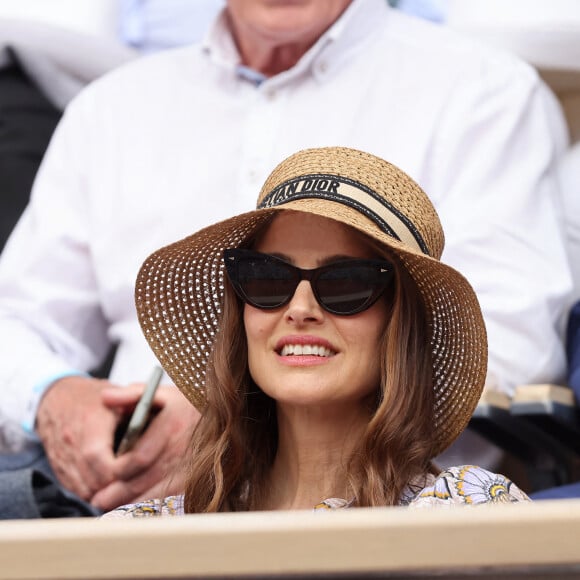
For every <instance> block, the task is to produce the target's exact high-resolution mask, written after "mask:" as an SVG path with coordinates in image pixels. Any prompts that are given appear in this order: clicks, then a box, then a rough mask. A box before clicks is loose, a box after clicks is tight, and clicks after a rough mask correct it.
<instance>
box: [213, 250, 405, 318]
mask: <svg viewBox="0 0 580 580" xmlns="http://www.w3.org/2000/svg"><path fill="white" fill-rule="evenodd" d="M224 260H225V266H226V269H227V272H228V276H229V278H230V280H231V282H232V284H233V286H234V288H235V290H236V292H237V294H238V295H239V297H240V298H241V299H242V300H244V301H245V302H247V303H248V304H251V305H252V306H255V307H256V308H265V309H269V308H272V309H273V308H279V307H280V306H283V305H284V304H287V303H288V302H289V301H290V300H291V298H292V296H294V293H295V292H296V288H297V287H298V284H299V283H300V280H302V279H305V280H309V281H310V284H311V287H312V290H313V292H314V295H315V296H316V299H317V300H318V302H319V304H320V305H321V306H322V307H323V308H324V309H325V310H327V311H328V312H332V313H334V314H342V315H345V316H346V315H349V314H356V313H357V312H362V311H363V310H365V309H366V308H369V307H370V306H372V305H373V304H374V302H375V301H376V300H377V298H378V297H379V296H380V295H381V294H382V292H383V290H384V289H385V288H386V287H387V285H388V283H389V281H390V280H391V278H392V275H393V271H392V267H391V266H390V265H389V263H388V262H385V261H376V260H349V261H347V262H342V263H335V264H329V265H328V266H323V267H321V268H315V269H313V270H300V269H299V268H296V267H295V266H293V265H292V264H288V263H287V262H284V261H283V260H281V259H279V258H276V257H274V256H269V255H268V254H261V253H259V252H253V251H252V250H245V249H230V250H225V251H224Z"/></svg>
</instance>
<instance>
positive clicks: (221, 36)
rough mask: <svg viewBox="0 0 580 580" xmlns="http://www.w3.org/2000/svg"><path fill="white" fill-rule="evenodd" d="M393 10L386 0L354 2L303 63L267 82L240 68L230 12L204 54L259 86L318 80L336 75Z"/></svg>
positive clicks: (209, 34) (219, 19)
mask: <svg viewBox="0 0 580 580" xmlns="http://www.w3.org/2000/svg"><path fill="white" fill-rule="evenodd" d="M388 10H389V8H388V4H387V2H386V1H385V0H353V2H352V3H351V4H350V6H349V7H348V8H347V9H346V10H345V11H344V13H343V14H342V15H341V17H340V18H339V19H338V20H337V21H336V22H335V23H334V24H333V25H332V26H331V27H330V28H329V29H328V30H327V31H326V32H325V33H324V34H323V35H322V36H321V37H320V38H319V39H318V41H317V42H316V43H315V44H314V46H312V47H311V48H310V49H309V50H308V52H307V53H306V54H305V55H304V56H303V57H302V58H301V59H300V61H299V62H298V63H297V64H296V65H295V66H294V67H292V68H291V69H289V70H287V71H284V72H283V73H280V74H278V75H276V76H275V77H272V78H270V79H266V77H264V76H263V75H262V74H261V73H259V72H257V71H253V70H252V69H249V68H248V67H245V66H243V65H241V64H240V57H239V53H238V50H237V48H236V45H235V42H234V40H233V37H232V34H231V31H230V28H229V24H228V18H227V15H226V8H224V9H222V11H221V12H220V13H219V14H218V15H217V17H216V19H215V20H214V22H213V23H212V25H211V27H210V28H209V30H208V32H207V34H206V36H205V38H204V40H203V42H202V49H203V51H204V52H205V53H206V54H207V55H208V56H209V58H211V59H212V61H213V62H214V63H215V64H217V65H218V66H221V67H224V68H227V69H229V70H231V71H233V72H234V73H235V74H237V75H238V76H239V77H241V78H244V79H246V80H249V81H250V82H252V83H253V84H256V85H259V84H262V83H263V82H266V81H267V82H269V83H273V82H275V83H278V82H283V81H284V79H286V78H289V77H292V78H294V77H295V76H298V75H301V74H308V72H310V73H311V74H312V75H313V76H314V77H315V78H317V79H318V80H323V79H324V78H325V77H326V76H327V75H329V74H332V72H333V70H334V69H335V68H336V65H337V64H338V62H339V61H340V57H341V56H342V55H343V54H345V53H346V52H347V51H349V50H350V49H352V48H354V47H355V46H356V45H357V44H359V43H361V42H363V41H364V40H365V39H366V38H368V37H369V36H370V35H372V33H373V32H374V31H376V30H377V29H379V28H380V26H381V21H382V19H383V18H384V17H385V15H386V13H387V11H388Z"/></svg>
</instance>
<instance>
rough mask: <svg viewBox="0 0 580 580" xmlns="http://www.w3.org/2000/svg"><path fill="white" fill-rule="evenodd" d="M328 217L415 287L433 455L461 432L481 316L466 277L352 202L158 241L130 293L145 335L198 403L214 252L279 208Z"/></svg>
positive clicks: (215, 275)
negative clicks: (387, 253)
mask: <svg viewBox="0 0 580 580" xmlns="http://www.w3.org/2000/svg"><path fill="white" fill-rule="evenodd" d="M287 210H295V211H301V212H306V213H312V214H316V215H320V216H323V217H327V218H331V219H336V220H337V221H340V222H342V223H344V224H347V225H350V226H352V227H354V228H356V229H357V230H359V231H361V232H363V233H365V234H367V235H369V236H370V237H372V238H374V239H376V240H377V241H378V242H380V243H382V244H384V245H385V246H387V247H388V248H391V249H392V250H393V252H394V253H395V254H397V255H398V256H399V257H400V259H401V261H402V263H403V264H404V265H405V266H406V267H407V269H408V271H409V273H410V275H411V276H412V277H413V279H414V280H415V282H416V284H417V286H418V288H419V290H420V292H421V293H422V295H423V299H424V303H425V306H426V308H427V311H428V316H429V319H430V322H431V349H432V358H433V367H434V375H433V381H434V395H435V409H434V414H435V416H434V423H435V424H434V431H435V437H436V441H435V449H434V454H439V453H440V452H441V451H443V450H444V449H446V448H447V447H448V446H449V445H450V444H451V443H452V442H453V441H454V440H455V439H456V438H457V436H458V435H459V434H460V433H461V432H462V431H463V430H464V428H465V427H466V426H467V423H468V422H469V420H470V418H471V416H472V414H473V411H474V409H475V407H476V405H477V402H478V400H479V398H480V395H481V391H482V389H483V384H484V381H485V376H486V369H487V338H486V332H485V325H484V322H483V317H482V314H481V310H480V307H479V303H478V301H477V298H476V295H475V292H474V291H473V289H472V287H471V286H470V284H469V283H468V282H467V280H466V279H465V278H464V277H463V276H462V275H461V274H460V273H459V272H457V271H456V270H454V269H453V268H451V267H449V266H447V265H445V264H442V263H441V262H439V261H438V260H436V259H434V258H431V257H429V256H427V255H425V254H423V253H421V252H420V251H415V250H413V249H410V248H409V247H408V246H406V245H405V244H404V243H402V242H400V241H398V240H396V239H395V238H393V237H391V236H389V235H388V234H386V233H384V232H383V231H381V230H380V229H379V228H378V227H377V225H376V224H375V223H374V222H372V221H371V220H370V219H367V218H365V217H364V216H361V214H360V213H359V212H358V211H356V210H355V209H351V208H349V207H347V206H342V205H340V204H337V203H335V202H332V201H327V200H323V199H321V200H312V199H310V200H308V201H305V200H300V199H299V200H294V201H290V202H288V203H285V204H284V205H283V206H278V207H274V208H266V209H257V210H254V211H251V212H248V213H245V214H241V215H238V216H236V217H233V218H230V219H227V220H225V221H222V222H219V223H217V224H214V225H212V226H209V227H207V228H204V229H202V230H200V231H199V232H197V233H195V234H193V235H191V236H189V237H187V238H184V239H183V240H180V241H178V242H176V243H174V244H171V245H169V246H166V247H164V248H161V249H160V250H158V251H157V252H155V253H154V254H152V255H151V256H150V257H149V258H148V259H147V260H146V261H145V263H144V264H143V266H142V267H141V270H140V272H139V274H138V277H137V283H136V290H135V299H136V306H137V313H138V318H139V322H140V324H141V327H142V329H143V332H144V334H145V337H146V339H147V341H148V342H149V344H150V346H151V348H152V349H153V351H154V353H155V355H156V356H157V358H158V359H159V361H160V362H161V364H162V366H163V368H164V369H165V370H166V371H167V373H168V375H169V376H170V377H171V379H172V380H173V381H174V383H175V384H176V386H177V387H178V388H179V389H180V390H181V391H182V392H183V393H184V394H185V396H186V397H187V398H188V399H189V400H190V401H191V403H192V404H193V405H195V406H196V407H197V408H199V409H200V410H201V409H203V407H204V404H205V391H204V389H205V368H206V364H207V360H208V357H209V354H210V352H211V350H212V346H213V341H214V338H215V336H216V333H217V330H218V327H219V322H220V314H221V311H220V302H221V298H222V296H223V288H224V266H223V257H222V252H223V250H224V249H226V248H235V247H239V246H240V245H243V243H244V241H245V240H247V239H248V238H250V237H251V236H252V234H253V233H254V232H255V231H256V230H257V228H258V227H259V226H260V225H262V224H263V223H264V221H266V220H269V219H270V218H271V217H272V215H273V214H274V213H276V212H279V211H287Z"/></svg>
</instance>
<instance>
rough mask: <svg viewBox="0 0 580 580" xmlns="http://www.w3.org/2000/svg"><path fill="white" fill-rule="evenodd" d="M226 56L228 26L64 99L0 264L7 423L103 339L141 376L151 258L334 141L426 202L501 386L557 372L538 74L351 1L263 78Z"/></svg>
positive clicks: (251, 200)
mask: <svg viewBox="0 0 580 580" xmlns="http://www.w3.org/2000/svg"><path fill="white" fill-rule="evenodd" d="M238 58H239V57H238V54H237V51H236V49H235V46H234V43H233V41H232V39H231V37H230V35H229V32H228V30H227V25H226V20H225V19H224V18H223V15H222V17H221V18H219V19H218V21H217V22H216V24H215V26H214V27H213V28H212V30H211V32H210V34H209V36H208V38H207V41H206V42H204V44H203V45H200V46H192V47H187V48H183V49H178V50H175V51H169V52H165V53H159V54H156V55H153V56H151V57H148V58H145V59H141V60H138V61H136V62H134V63H131V64H130V65H128V66H126V67H122V68H120V69H117V70H115V71H113V72H112V73H111V74H109V75H107V76H105V77H103V78H102V79H100V80H98V81H97V82H96V83H94V84H93V85H92V86H90V87H89V88H88V89H86V90H85V91H84V92H83V93H82V94H81V95H80V96H79V97H78V98H77V99H76V100H75V101H73V103H72V104H71V105H70V106H69V108H68V110H67V111H66V113H65V116H64V118H63V121H62V123H61V124H60V126H59V127H58V129H57V131H56V133H55V136H54V139H53V141H52V144H51V146H50V148H49V150H48V152H47V155H46V157H45V160H44V162H43V164H42V166H41V169H40V171H39V174H38V177H37V180H36V184H35V187H34V190H33V194H32V200H31V203H30V206H29V207H28V209H27V210H26V213H25V215H24V217H23V219H22V220H21V222H20V224H19V225H18V227H17V229H16V231H15V233H14V235H13V237H12V239H11V240H10V242H9V244H8V246H7V247H6V250H5V252H4V254H3V256H2V259H1V262H0V328H1V329H2V332H1V333H0V385H1V388H2V403H1V413H2V414H3V415H4V417H5V419H7V421H8V423H10V424H11V425H13V426H14V425H18V426H19V425H22V424H24V425H29V426H30V425H32V423H33V420H34V416H35V413H36V406H37V403H38V399H39V397H40V396H41V394H42V392H43V389H44V388H46V385H47V384H48V383H50V380H51V378H52V377H56V376H59V375H62V374H64V373H67V372H69V371H71V370H81V371H86V370H89V369H91V368H92V367H94V366H95V365H97V363H98V362H99V360H100V359H101V358H102V357H103V355H104V354H105V353H106V351H107V349H108V347H109V344H110V343H111V342H112V341H114V342H119V349H118V354H117V358H116V360H115V363H114V366H113V369H112V374H111V379H112V380H113V381H114V382H117V383H119V384H125V383H127V382H130V381H138V380H143V379H145V378H146V377H147V375H148V374H149V371H150V368H151V367H152V365H153V364H154V359H153V355H152V354H151V352H150V351H149V348H148V347H147V345H146V343H145V341H144V339H143V337H142V335H141V331H140V329H139V327H138V324H137V322H136V316H135V311H134V305H133V286H134V280H135V276H136V273H137V270H138V268H139V266H140V264H141V263H142V262H143V260H144V258H145V257H146V256H147V255H148V254H149V253H150V252H152V251H153V250H155V249H156V248H158V247H159V246H161V245H163V244H166V243H168V242H171V241H174V240H176V239H178V238H180V237H183V236H185V235H187V234H189V233H191V232H194V231H196V230H198V229H200V228H202V227H203V226H205V225H207V224H209V223H212V222H215V221H217V220H219V219H222V218H225V217H227V216H230V215H232V214H235V213H239V212H242V211H246V210H249V209H250V208H252V207H254V205H255V200H256V199H257V195H258V191H259V188H260V185H261V183H262V182H263V181H264V180H265V178H266V176H267V175H268V173H269V172H270V171H271V170H272V169H273V168H274V166H275V165H276V164H277V163H278V162H280V161H281V160H282V159H283V158H285V157H286V156H288V155H290V154H291V153H293V152H295V151H297V150H299V149H302V148H305V147H317V146H327V145H344V146H350V147H354V148H358V149H363V150H366V151H369V152H370V153H373V154H376V155H378V156H380V157H383V158H385V159H387V160H389V161H391V162H392V163H394V164H396V165H398V166H399V167H401V168H402V169H403V170H404V171H406V172H407V173H408V174H410V175H411V176H412V177H413V178H414V179H415V180H417V181H418V182H419V183H420V184H421V186H422V187H423V188H424V189H425V191H426V192H427V193H428V195H429V196H430V197H431V199H432V200H433V202H434V204H435V206H436V208H437V210H438V212H439V214H440V217H441V221H442V223H443V226H444V229H445V233H446V239H447V242H446V250H445V253H444V256H443V259H444V260H445V261H447V262H448V263H449V264H451V265H453V266H454V267H456V268H457V269H459V270H460V271H461V272H463V273H464V274H465V275H466V277H467V278H468V279H469V280H470V281H471V283H472V284H473V286H474V287H475V289H476V291H477V293H478V296H479V299H480V301H481V304H482V307H483V311H484V315H485V319H486V323H487V330H488V334H489V346H490V367H489V368H490V375H491V376H492V377H493V379H494V381H496V383H497V385H498V386H499V388H501V389H504V390H506V391H510V389H512V388H513V387H514V385H516V384H518V383H522V382H527V381H548V380H552V381H553V380H559V379H560V378H561V377H562V373H563V369H564V356H563V349H562V345H561V341H560V337H559V326H558V325H559V323H560V322H561V318H562V314H563V311H564V309H565V308H566V306H567V305H568V304H567V300H568V295H569V292H570V288H571V282H570V274H569V269H568V266H567V262H566V257H565V252H564V246H563V241H562V233H561V225H560V223H559V222H558V200H559V197H558V192H557V190H556V186H557V185H556V183H555V180H554V179H553V173H554V172H553V168H554V163H555V160H556V158H557V157H558V156H559V155H560V153H561V152H562V150H563V148H564V147H565V145H566V136H565V131H564V122H563V119H562V117H561V114H560V112H559V110H558V108H557V105H556V103H555V99H554V98H553V97H552V95H551V94H550V93H549V92H548V91H547V89H546V88H545V86H544V85H543V84H542V83H541V82H540V80H539V79H538V76H537V74H536V73H535V71H534V70H533V69H531V68H530V67H528V66H527V65H525V64H523V63H521V62H520V61H518V60H516V59H514V58H512V57H510V56H508V55H505V54H502V53H498V52H494V51H491V50H488V49H485V48H482V47H479V46H477V45H475V44H472V43H471V42H470V41H469V40H466V39H462V38H459V37H456V36H455V35H454V34H453V33H451V32H450V31H448V30H446V29H444V28H440V27H438V26H435V25H432V24H430V23H427V22H423V21H421V20H418V19H414V18H412V17H409V16H406V15H404V14H401V13H399V12H397V11H394V10H390V9H389V8H388V7H387V6H386V3H385V1H384V0H355V1H354V2H353V3H352V4H351V6H350V7H349V8H348V9H347V11H346V12H345V13H344V14H343V16H342V17H341V18H340V19H339V20H338V21H337V22H336V23H335V25H333V26H332V27H331V28H330V29H329V30H328V31H327V32H326V33H325V34H324V36H323V37H322V38H320V40H319V41H318V42H317V43H316V45H315V46H314V47H312V49H311V50H310V51H309V52H308V53H307V54H306V55H305V56H304V57H303V58H302V59H301V60H300V62H299V63H298V64H297V65H296V66H295V67H293V68H292V69H291V70H288V71H286V72H284V73H282V74H279V75H277V76H275V77H273V78H269V79H267V80H265V81H264V82H262V83H261V84H259V85H258V86H257V85H256V84H255V83H251V82H249V81H248V80H247V78H244V77H243V76H240V75H239V74H238V73H237V65H238V64H239V62H238Z"/></svg>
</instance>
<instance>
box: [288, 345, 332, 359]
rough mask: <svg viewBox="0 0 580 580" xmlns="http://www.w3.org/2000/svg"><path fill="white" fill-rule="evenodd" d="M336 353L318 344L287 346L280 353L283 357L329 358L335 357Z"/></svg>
mask: <svg viewBox="0 0 580 580" xmlns="http://www.w3.org/2000/svg"><path fill="white" fill-rule="evenodd" d="M334 354H335V353H334V352H333V351H332V350H330V349H329V348H326V347H325V346H321V345H317V344H285V345H284V347H283V348H282V351H281V352H280V355H281V356H289V355H294V356H302V355H314V356H322V357H329V356H333V355H334Z"/></svg>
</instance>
